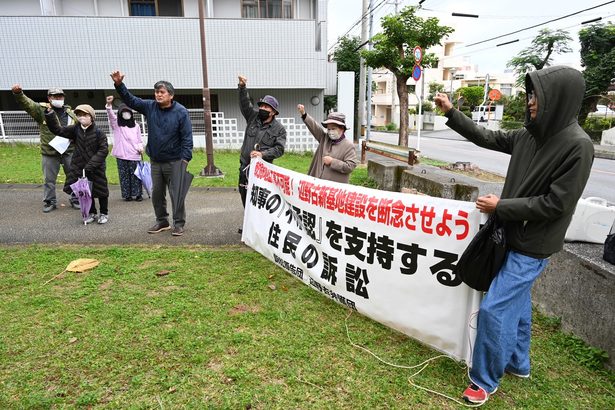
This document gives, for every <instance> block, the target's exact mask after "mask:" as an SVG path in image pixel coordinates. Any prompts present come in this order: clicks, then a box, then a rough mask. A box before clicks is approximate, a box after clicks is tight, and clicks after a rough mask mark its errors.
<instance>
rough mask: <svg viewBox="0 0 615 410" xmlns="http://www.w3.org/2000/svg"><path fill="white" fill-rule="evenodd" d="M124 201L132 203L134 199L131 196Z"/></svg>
mask: <svg viewBox="0 0 615 410" xmlns="http://www.w3.org/2000/svg"><path fill="white" fill-rule="evenodd" d="M124 201H126V202H130V201H132V197H131V196H129V197H128V198H124Z"/></svg>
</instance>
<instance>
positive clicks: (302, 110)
mask: <svg viewBox="0 0 615 410" xmlns="http://www.w3.org/2000/svg"><path fill="white" fill-rule="evenodd" d="M297 111H299V114H301V115H304V114H305V107H304V106H303V104H297Z"/></svg>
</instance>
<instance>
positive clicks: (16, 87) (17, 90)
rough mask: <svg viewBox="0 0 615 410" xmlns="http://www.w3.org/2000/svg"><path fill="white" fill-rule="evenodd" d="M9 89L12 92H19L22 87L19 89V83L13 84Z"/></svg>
mask: <svg viewBox="0 0 615 410" xmlns="http://www.w3.org/2000/svg"><path fill="white" fill-rule="evenodd" d="M11 91H13V94H19V93H21V91H22V89H21V85H19V84H13V86H12V87H11Z"/></svg>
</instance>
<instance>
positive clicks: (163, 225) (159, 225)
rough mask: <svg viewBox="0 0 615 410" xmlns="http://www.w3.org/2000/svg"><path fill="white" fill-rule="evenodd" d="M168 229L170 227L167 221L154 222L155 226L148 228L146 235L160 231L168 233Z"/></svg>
mask: <svg viewBox="0 0 615 410" xmlns="http://www.w3.org/2000/svg"><path fill="white" fill-rule="evenodd" d="M169 229H171V225H169V221H164V222H156V225H154V226H152V227H151V228H149V229H148V230H147V233H159V232H162V231H168V230H169Z"/></svg>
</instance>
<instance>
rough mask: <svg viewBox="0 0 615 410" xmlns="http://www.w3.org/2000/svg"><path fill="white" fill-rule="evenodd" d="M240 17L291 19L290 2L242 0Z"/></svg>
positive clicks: (283, 0) (280, 0) (282, 0)
mask: <svg viewBox="0 0 615 410" xmlns="http://www.w3.org/2000/svg"><path fill="white" fill-rule="evenodd" d="M241 17H243V18H248V19H249V18H263V19H265V18H269V19H292V18H293V4H292V0H242V1H241Z"/></svg>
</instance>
